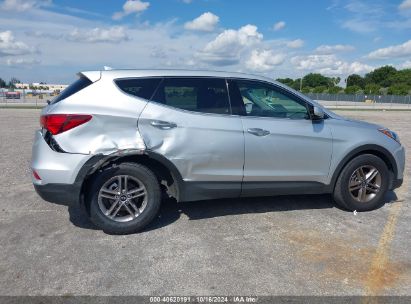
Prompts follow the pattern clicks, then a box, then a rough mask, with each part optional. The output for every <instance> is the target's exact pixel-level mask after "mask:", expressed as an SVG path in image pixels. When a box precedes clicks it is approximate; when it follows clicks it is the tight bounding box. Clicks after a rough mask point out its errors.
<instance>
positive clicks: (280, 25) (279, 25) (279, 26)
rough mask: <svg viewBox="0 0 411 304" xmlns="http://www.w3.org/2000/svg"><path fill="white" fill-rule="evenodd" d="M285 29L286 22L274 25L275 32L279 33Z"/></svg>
mask: <svg viewBox="0 0 411 304" xmlns="http://www.w3.org/2000/svg"><path fill="white" fill-rule="evenodd" d="M283 28H285V22H284V21H279V22H277V23H276V24H274V25H273V30H274V31H279V30H282V29H283Z"/></svg>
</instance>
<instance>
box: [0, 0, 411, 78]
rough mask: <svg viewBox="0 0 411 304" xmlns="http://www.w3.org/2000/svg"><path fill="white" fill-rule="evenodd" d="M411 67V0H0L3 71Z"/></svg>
mask: <svg viewBox="0 0 411 304" xmlns="http://www.w3.org/2000/svg"><path fill="white" fill-rule="evenodd" d="M387 64H389V65H393V66H395V67H396V68H398V69H402V68H411V0H345V1H343V0H328V1H327V0H315V1H313V0H275V1H274V0H88V1H80V0H0V77H1V78H3V79H6V80H9V79H10V78H11V77H16V78H18V79H19V80H21V81H22V82H46V83H70V82H72V81H74V80H75V79H76V73H77V72H79V71H85V70H101V69H103V67H104V66H109V67H112V68H137V69H144V68H167V69H172V68H180V69H206V70H218V71H235V72H246V73H252V74H259V75H264V76H268V77H271V78H285V77H291V78H298V77H301V75H305V74H307V73H310V72H318V73H322V74H325V75H327V76H332V77H341V78H342V79H344V78H345V77H347V76H348V75H349V74H352V73H357V74H361V75H363V74H365V73H368V72H370V71H371V70H373V69H374V68H376V67H380V66H383V65H387Z"/></svg>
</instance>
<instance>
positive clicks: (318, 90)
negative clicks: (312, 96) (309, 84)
mask: <svg viewBox="0 0 411 304" xmlns="http://www.w3.org/2000/svg"><path fill="white" fill-rule="evenodd" d="M325 91H327V87H326V86H318V87H315V88H314V89H313V93H324V92H325Z"/></svg>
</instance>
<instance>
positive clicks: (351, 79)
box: [347, 74, 365, 88]
mask: <svg viewBox="0 0 411 304" xmlns="http://www.w3.org/2000/svg"><path fill="white" fill-rule="evenodd" d="M352 86H359V87H360V88H364V87H365V79H364V78H363V77H361V76H360V75H358V74H351V75H350V76H348V78H347V87H352Z"/></svg>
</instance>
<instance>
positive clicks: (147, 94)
mask: <svg viewBox="0 0 411 304" xmlns="http://www.w3.org/2000/svg"><path fill="white" fill-rule="evenodd" d="M160 82H161V78H134V79H117V80H115V83H116V84H117V86H118V87H119V89H120V90H122V91H123V92H124V93H127V94H130V95H134V96H137V97H140V98H144V99H150V98H151V97H152V96H153V94H154V92H155V90H156V88H157V87H158V85H159V84H160Z"/></svg>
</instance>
